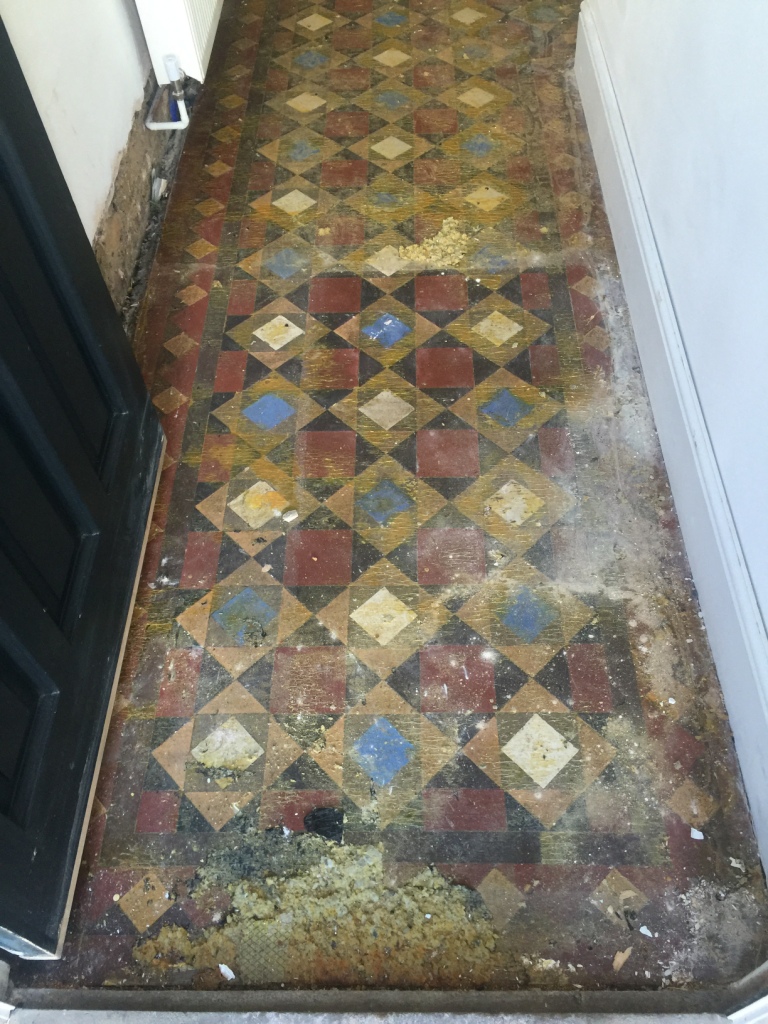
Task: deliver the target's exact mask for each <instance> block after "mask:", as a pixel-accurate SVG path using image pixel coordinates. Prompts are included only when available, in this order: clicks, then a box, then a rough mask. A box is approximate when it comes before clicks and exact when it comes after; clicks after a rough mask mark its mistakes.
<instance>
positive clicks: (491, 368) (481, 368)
mask: <svg viewBox="0 0 768 1024" xmlns="http://www.w3.org/2000/svg"><path fill="white" fill-rule="evenodd" d="M472 366H473V368H474V371H475V385H477V384H482V383H483V381H484V380H487V379H488V378H489V377H491V376H492V375H493V374H494V373H496V371H497V370H498V369H499V367H498V366H497V365H496V363H494V362H491V360H490V359H486V358H485V356H483V355H481V354H480V353H479V352H473V353H472Z"/></svg>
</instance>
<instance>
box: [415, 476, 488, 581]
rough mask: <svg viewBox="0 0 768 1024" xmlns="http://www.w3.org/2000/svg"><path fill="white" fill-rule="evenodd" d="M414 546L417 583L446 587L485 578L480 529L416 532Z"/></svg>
mask: <svg viewBox="0 0 768 1024" xmlns="http://www.w3.org/2000/svg"><path fill="white" fill-rule="evenodd" d="M443 475H445V474H443ZM461 475H462V476H467V475H469V474H466V473H462V474H461ZM416 547H417V555H418V567H419V583H422V584H426V583H432V584H434V585H435V586H437V585H440V586H445V585H447V584H450V583H467V582H470V581H473V580H481V579H483V578H484V577H485V544H484V543H483V533H482V530H477V529H469V528H468V529H456V528H454V527H443V528H440V529H436V530H419V535H418V540H417V545H416Z"/></svg>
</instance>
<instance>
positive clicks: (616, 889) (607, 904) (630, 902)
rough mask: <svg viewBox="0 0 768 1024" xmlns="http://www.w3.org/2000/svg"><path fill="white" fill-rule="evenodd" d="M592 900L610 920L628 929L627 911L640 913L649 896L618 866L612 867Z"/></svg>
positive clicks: (592, 896) (593, 894)
mask: <svg viewBox="0 0 768 1024" xmlns="http://www.w3.org/2000/svg"><path fill="white" fill-rule="evenodd" d="M590 900H591V902H592V903H594V904H595V906H596V907H599V908H600V910H602V912H603V913H604V914H605V916H606V917H607V918H608V920H609V921H611V922H612V923H613V924H616V925H619V927H621V928H622V929H626V930H627V931H628V930H629V929H630V924H629V921H628V920H627V914H626V911H630V912H631V913H634V914H639V913H640V911H641V910H642V909H643V907H644V906H645V905H646V904H647V903H648V897H647V896H645V894H644V893H642V892H641V891H640V890H639V889H638V888H637V886H635V885H633V884H632V882H630V880H629V879H628V878H627V877H626V876H625V875H622V874H621V872H620V871H617V870H616V868H611V870H610V871H609V872H608V874H607V875H606V876H605V878H604V879H603V880H602V882H601V883H600V885H598V887H597V888H596V889H595V891H594V892H593V893H592V895H591V897H590Z"/></svg>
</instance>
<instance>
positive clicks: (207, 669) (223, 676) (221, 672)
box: [154, 651, 232, 746]
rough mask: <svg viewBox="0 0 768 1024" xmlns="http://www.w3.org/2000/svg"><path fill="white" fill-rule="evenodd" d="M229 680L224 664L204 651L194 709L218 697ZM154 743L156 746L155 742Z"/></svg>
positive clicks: (230, 678) (229, 676)
mask: <svg viewBox="0 0 768 1024" xmlns="http://www.w3.org/2000/svg"><path fill="white" fill-rule="evenodd" d="M231 682H232V676H231V675H230V674H229V672H227V670H226V669H225V668H224V666H223V665H220V664H219V662H218V661H216V659H215V658H214V657H213V655H211V654H209V653H208V651H205V653H204V654H203V658H202V662H201V665H200V674H199V676H198V679H197V687H196V689H195V711H199V710H200V708H204V707H205V705H206V704H207V703H208V702H209V701H211V700H213V698H214V697H218V695H219V694H220V693H221V692H222V690H226V688H227V687H228V686H229V685H230V684H231ZM154 745H155V746H156V745H157V744H154Z"/></svg>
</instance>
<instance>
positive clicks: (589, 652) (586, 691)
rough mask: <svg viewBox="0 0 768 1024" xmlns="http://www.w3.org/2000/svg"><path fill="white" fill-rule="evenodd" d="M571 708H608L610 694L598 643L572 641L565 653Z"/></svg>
mask: <svg viewBox="0 0 768 1024" xmlns="http://www.w3.org/2000/svg"><path fill="white" fill-rule="evenodd" d="M565 657H566V659H567V660H568V674H569V676H570V678H571V695H572V697H573V710H574V711H612V710H613V693H612V690H611V680H610V677H609V676H608V669H607V668H606V666H605V655H604V654H603V645H602V644H572V645H571V646H570V647H569V648H568V650H567V651H566V652H565Z"/></svg>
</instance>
